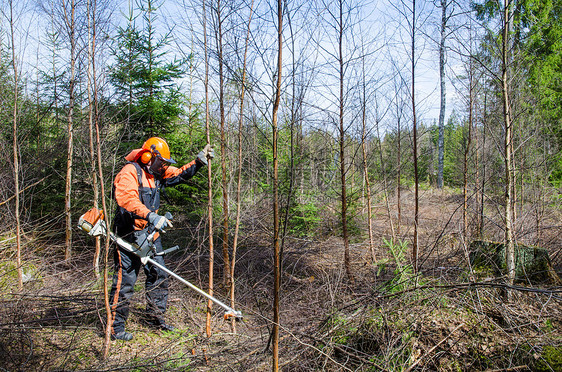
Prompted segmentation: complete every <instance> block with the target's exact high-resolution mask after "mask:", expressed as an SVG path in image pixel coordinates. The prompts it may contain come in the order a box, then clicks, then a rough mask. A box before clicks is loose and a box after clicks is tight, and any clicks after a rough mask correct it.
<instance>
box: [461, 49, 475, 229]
mask: <svg viewBox="0 0 562 372" xmlns="http://www.w3.org/2000/svg"><path fill="white" fill-rule="evenodd" d="M473 73H474V70H473V64H472V57H471V58H470V64H469V71H468V84H469V88H468V90H469V93H468V124H467V126H468V133H467V139H466V148H465V149H464V159H463V164H464V172H463V212H462V216H463V234H462V235H463V237H464V238H467V234H468V172H469V171H468V157H469V154H470V148H471V142H472V121H473V106H474V77H473Z"/></svg>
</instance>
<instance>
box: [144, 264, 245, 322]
mask: <svg viewBox="0 0 562 372" xmlns="http://www.w3.org/2000/svg"><path fill="white" fill-rule="evenodd" d="M147 261H148V262H150V263H151V264H153V265H154V266H156V267H159V268H160V269H161V270H163V271H165V272H166V273H168V274H169V275H171V276H173V277H174V278H176V279H177V280H179V281H180V282H182V283H183V284H185V285H186V286H188V287H189V288H191V289H193V290H194V291H195V292H197V293H199V294H200V295H201V296H203V297H206V298H207V299H209V300H211V301H213V302H214V303H215V304H217V305H219V306H220V307H222V308H223V309H225V310H226V311H227V314H228V315H232V316H234V317H236V318H241V317H242V313H241V312H240V311H236V310H234V309H233V308H231V307H230V306H228V305H226V304H224V303H223V302H222V301H220V300H218V299H216V298H214V297H213V296H211V295H210V294H208V293H207V292H205V291H203V290H201V289H199V288H198V287H196V286H195V285H193V284H191V283H190V282H188V281H187V280H185V279H184V278H182V277H181V276H179V275H178V274H176V273H174V272H173V271H171V270H169V269H167V268H166V267H165V266H162V265H160V264H159V263H158V262H156V261H154V260H152V259H150V258H149V259H148V260H147Z"/></svg>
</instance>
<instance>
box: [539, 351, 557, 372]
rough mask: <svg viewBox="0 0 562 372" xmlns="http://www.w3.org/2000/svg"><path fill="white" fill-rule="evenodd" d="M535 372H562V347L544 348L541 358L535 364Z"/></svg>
mask: <svg viewBox="0 0 562 372" xmlns="http://www.w3.org/2000/svg"><path fill="white" fill-rule="evenodd" d="M534 370H535V371H540V372H542V371H545V372H546V371H549V372H550V371H562V346H550V345H547V346H545V347H543V349H542V353H541V356H540V358H539V359H538V360H537V361H536V362H535V368H534Z"/></svg>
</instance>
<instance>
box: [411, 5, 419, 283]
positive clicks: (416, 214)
mask: <svg viewBox="0 0 562 372" xmlns="http://www.w3.org/2000/svg"><path fill="white" fill-rule="evenodd" d="M415 24H416V0H412V30H411V32H412V35H411V38H412V51H411V52H412V55H411V58H412V66H411V67H412V115H413V122H414V124H413V137H414V138H413V140H414V146H413V147H414V148H413V156H414V184H415V191H414V243H413V247H412V265H413V268H414V272H415V273H417V272H418V256H419V249H418V248H419V247H418V226H419V179H418V177H419V174H418V128H417V119H416V96H415V93H416V89H415V76H416V74H415V67H416V60H415V58H414V52H415V41H416V27H415Z"/></svg>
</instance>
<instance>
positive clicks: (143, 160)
mask: <svg viewBox="0 0 562 372" xmlns="http://www.w3.org/2000/svg"><path fill="white" fill-rule="evenodd" d="M151 160H152V151H145V152H144V153H143V154H142V155H141V157H140V161H141V163H143V164H148V162H150V161H151Z"/></svg>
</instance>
